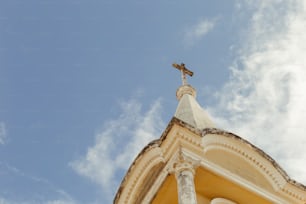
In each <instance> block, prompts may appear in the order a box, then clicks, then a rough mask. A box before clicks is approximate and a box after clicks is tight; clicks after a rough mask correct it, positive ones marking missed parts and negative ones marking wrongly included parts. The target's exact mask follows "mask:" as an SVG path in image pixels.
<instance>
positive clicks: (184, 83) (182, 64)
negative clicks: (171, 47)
mask: <svg viewBox="0 0 306 204" xmlns="http://www.w3.org/2000/svg"><path fill="white" fill-rule="evenodd" d="M172 66H173V67H174V68H177V69H178V70H180V71H181V73H182V82H183V85H186V84H187V79H186V74H188V75H189V76H192V75H193V72H192V71H190V70H189V69H187V68H186V67H185V64H184V63H181V64H180V65H178V64H176V63H173V64H172Z"/></svg>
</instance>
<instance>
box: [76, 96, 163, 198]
mask: <svg viewBox="0 0 306 204" xmlns="http://www.w3.org/2000/svg"><path fill="white" fill-rule="evenodd" d="M121 109H122V113H121V115H120V116H119V117H118V118H117V119H115V120H112V121H109V122H107V123H106V124H104V126H103V130H102V131H101V132H100V133H98V134H97V135H96V142H95V144H94V146H92V147H90V148H89V149H88V151H87V154H86V156H84V157H83V158H81V159H79V160H78V161H74V162H72V163H71V165H72V167H73V168H74V169H75V170H76V171H77V172H78V173H79V174H81V175H83V176H86V177H88V178H90V179H91V180H92V181H94V182H96V183H98V184H99V185H101V187H102V190H103V192H104V195H105V196H108V198H107V199H108V200H109V201H110V202H111V199H112V198H113V196H114V195H112V194H113V193H114V192H115V191H116V189H117V188H118V185H119V183H120V181H121V178H118V176H116V175H117V174H118V172H120V171H123V172H125V171H126V170H127V168H128V167H129V165H130V164H131V162H132V161H133V159H134V158H135V157H136V155H137V154H138V153H139V152H140V151H141V149H142V148H143V147H144V146H145V145H147V144H148V143H149V142H150V141H152V140H153V139H156V138H158V137H159V136H160V134H161V131H162V128H163V127H164V125H163V122H162V119H161V103H160V100H157V101H155V102H154V103H153V105H152V106H151V107H150V109H149V110H148V111H147V112H145V113H144V112H143V111H142V107H141V104H140V103H139V102H138V101H136V100H130V101H127V102H122V103H121ZM121 173H122V172H121Z"/></svg>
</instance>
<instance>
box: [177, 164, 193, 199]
mask: <svg viewBox="0 0 306 204" xmlns="http://www.w3.org/2000/svg"><path fill="white" fill-rule="evenodd" d="M194 166H195V165H194V164H193V162H191V161H186V160H183V161H182V160H180V161H178V162H177V163H175V164H174V172H175V177H176V182H177V189H178V200H179V204H197V196H196V192H195V186H194V174H195V170H194Z"/></svg>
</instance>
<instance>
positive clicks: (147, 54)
mask: <svg viewBox="0 0 306 204" xmlns="http://www.w3.org/2000/svg"><path fill="white" fill-rule="evenodd" d="M305 30H306V0H269V1H266V0H244V1H243V0H228V1H208V0H204V1H203V0H191V1H182V0H163V1H161V0H156V1H148V0H129V1H119V0H113V1H111V0H86V1H85V0H27V1H24V0H10V1H5V0H0V181H1V182H0V204H41V203H43V204H83V203H84V204H96V203H112V200H113V197H114V194H115V193H116V190H117V188H118V186H119V184H120V182H121V179H122V178H123V176H124V174H125V172H126V170H127V169H128V167H129V165H130V164H131V162H132V161H133V159H134V158H135V156H136V155H137V154H138V153H139V151H140V150H141V149H142V148H143V147H144V146H145V145H146V144H148V143H149V142H150V141H151V140H153V139H156V138H159V137H160V136H161V133H162V132H163V130H164V129H165V128H166V126H167V124H168V122H169V121H170V120H171V118H172V117H173V115H174V112H175V109H176V106H177V100H176V98H175V92H176V89H177V88H178V87H179V86H180V85H181V79H180V73H179V72H178V71H177V70H175V69H173V68H172V66H171V64H172V63H174V62H176V63H182V62H183V63H185V64H186V66H187V67H188V68H189V69H191V70H192V71H193V72H194V76H193V77H192V78H188V82H189V83H190V84H191V85H192V86H193V87H195V88H196V90H197V94H198V96H197V100H198V102H199V103H200V104H201V105H202V107H204V108H205V110H206V111H207V112H208V113H209V114H210V115H211V118H212V120H213V121H214V122H215V124H216V126H217V127H218V128H221V129H225V130H227V131H230V132H233V133H235V134H237V135H239V136H241V137H243V138H244V139H246V140H248V141H250V142H251V143H252V144H254V145H256V146H257V147H259V148H261V149H262V150H263V151H265V152H266V153H267V154H269V155H270V156H271V157H272V158H274V159H275V160H276V161H277V162H278V163H279V165H280V166H281V167H282V168H283V169H284V170H285V171H286V172H287V173H288V175H289V176H290V177H291V178H293V179H295V180H297V181H298V182H300V183H303V184H306V172H305V168H304V167H305V161H306V151H305V145H306V126H305V121H306V108H305V105H304V104H306V92H305V87H306V58H305V56H306V43H305V42H306V33H305Z"/></svg>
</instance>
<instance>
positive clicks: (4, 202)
mask: <svg viewBox="0 0 306 204" xmlns="http://www.w3.org/2000/svg"><path fill="white" fill-rule="evenodd" d="M38 203H43V204H76V202H74V201H73V200H67V199H63V200H61V199H59V200H51V201H40V202H36V201H13V200H10V199H5V198H0V204H38Z"/></svg>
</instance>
